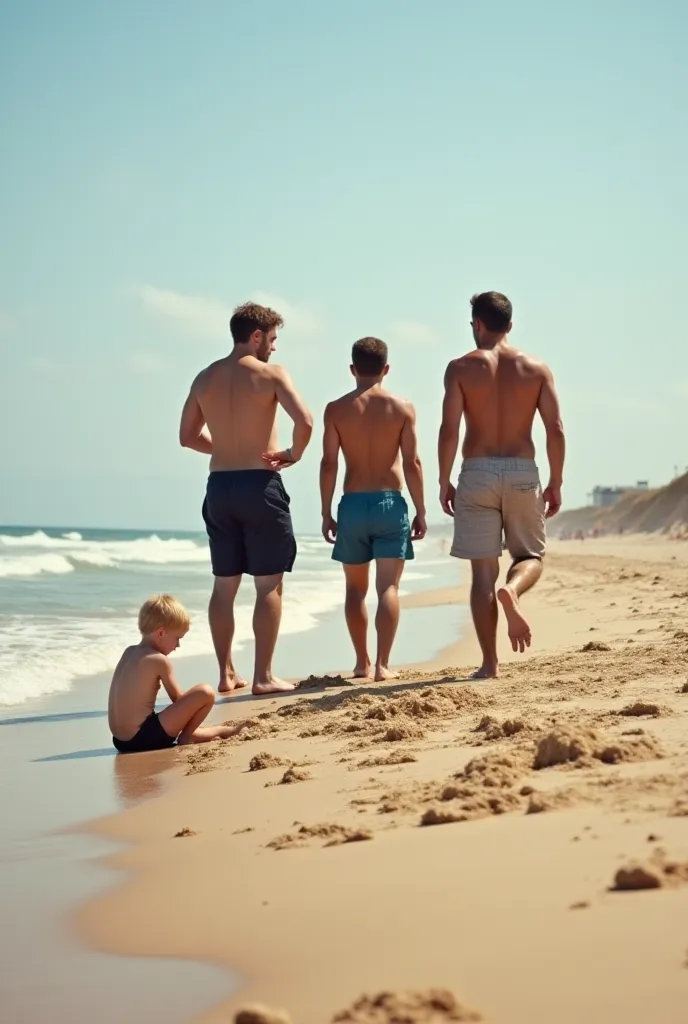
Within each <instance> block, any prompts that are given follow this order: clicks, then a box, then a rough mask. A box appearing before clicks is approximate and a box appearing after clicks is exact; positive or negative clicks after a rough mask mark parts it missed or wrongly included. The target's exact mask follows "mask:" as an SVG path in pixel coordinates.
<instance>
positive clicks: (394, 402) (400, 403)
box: [385, 391, 415, 416]
mask: <svg viewBox="0 0 688 1024" xmlns="http://www.w3.org/2000/svg"><path fill="white" fill-rule="evenodd" d="M385 394H386V397H387V399H388V401H389V404H390V405H391V406H392V408H393V409H394V410H395V412H398V413H399V414H400V415H402V416H412V415H413V413H414V412H415V406H414V404H413V402H412V401H411V399H410V398H404V397H403V395H394V394H392V392H391V391H387V392H386V393H385Z"/></svg>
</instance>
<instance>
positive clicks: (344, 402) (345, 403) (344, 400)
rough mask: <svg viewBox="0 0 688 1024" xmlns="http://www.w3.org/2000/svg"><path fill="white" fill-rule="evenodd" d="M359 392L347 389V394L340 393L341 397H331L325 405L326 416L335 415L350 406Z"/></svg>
mask: <svg viewBox="0 0 688 1024" xmlns="http://www.w3.org/2000/svg"><path fill="white" fill-rule="evenodd" d="M356 394H357V392H356V391H355V390H353V391H347V392H345V394H343V395H340V396H339V398H333V399H331V400H330V401H329V402H328V403H327V405H326V406H325V415H326V416H335V415H336V414H337V413H339V412H343V411H344V410H345V409H348V408H350V406H351V404H352V403H353V401H354V399H355V398H356Z"/></svg>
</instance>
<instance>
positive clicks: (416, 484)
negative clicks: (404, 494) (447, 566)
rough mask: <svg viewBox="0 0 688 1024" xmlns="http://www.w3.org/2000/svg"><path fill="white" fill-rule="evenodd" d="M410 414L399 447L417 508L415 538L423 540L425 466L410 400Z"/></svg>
mask: <svg viewBox="0 0 688 1024" xmlns="http://www.w3.org/2000/svg"><path fill="white" fill-rule="evenodd" d="M407 410H408V414H407V416H406V419H405V421H404V426H403V428H402V431H401V439H400V442H399V448H400V450H401V459H402V466H403V470H404V479H405V480H406V486H407V487H408V489H409V494H410V495H411V501H412V502H413V505H414V507H415V510H416V515H415V518H414V520H413V538H414V540H422V539H423V537H424V536H425V534H426V533H427V530H428V528H427V523H426V521H425V496H424V494H423V467H422V466H421V462H420V457H419V455H418V438H417V437H416V410H415V409H414V407H413V406H412V405H411V403H410V402H409V403H408V405H407Z"/></svg>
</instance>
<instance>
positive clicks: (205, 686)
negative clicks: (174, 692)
mask: <svg viewBox="0 0 688 1024" xmlns="http://www.w3.org/2000/svg"><path fill="white" fill-rule="evenodd" d="M196 693H198V694H199V695H200V696H202V697H204V698H205V699H204V704H214V703H215V691H214V690H213V688H212V686H211V685H210V683H199V684H198V686H197V687H196Z"/></svg>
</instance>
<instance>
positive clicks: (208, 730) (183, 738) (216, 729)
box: [177, 721, 251, 747]
mask: <svg viewBox="0 0 688 1024" xmlns="http://www.w3.org/2000/svg"><path fill="white" fill-rule="evenodd" d="M250 724H251V723H250V722H249V721H243V722H234V724H233V725H201V726H199V728H198V729H196V731H195V732H192V733H191V734H190V735H189V734H186V733H184V732H182V733H180V734H179V738H178V739H177V745H178V746H180V747H184V746H186V745H187V744H189V743H212V741H213V740H228V739H231V737H232V736H236V735H237V734H238V733H240V732H241V730H242V729H246V728H247V727H248V726H249V725H250Z"/></svg>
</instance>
